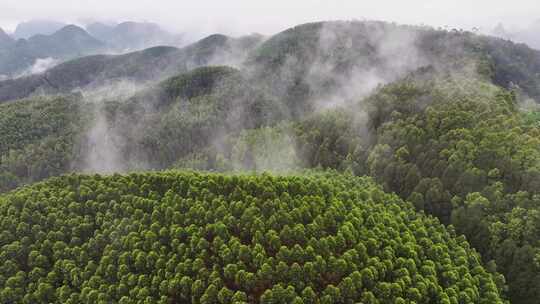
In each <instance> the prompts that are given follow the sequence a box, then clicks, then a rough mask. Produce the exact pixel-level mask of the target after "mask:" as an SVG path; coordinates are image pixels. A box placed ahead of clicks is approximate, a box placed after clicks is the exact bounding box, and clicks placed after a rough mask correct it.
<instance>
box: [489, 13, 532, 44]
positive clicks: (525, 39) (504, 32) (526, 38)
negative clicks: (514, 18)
mask: <svg viewBox="0 0 540 304" xmlns="http://www.w3.org/2000/svg"><path fill="white" fill-rule="evenodd" d="M539 33H540V20H536V21H535V22H533V23H532V24H530V25H529V26H527V27H525V28H521V29H512V28H507V27H506V26H505V25H504V24H503V23H499V24H498V25H497V26H496V27H495V28H494V29H493V31H492V34H493V35H495V36H498V37H502V38H505V39H510V40H512V41H516V42H521V43H526V44H527V45H529V46H531V47H533V48H535V49H540V34H539Z"/></svg>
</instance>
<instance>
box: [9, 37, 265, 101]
mask: <svg viewBox="0 0 540 304" xmlns="http://www.w3.org/2000/svg"><path fill="white" fill-rule="evenodd" d="M260 39H261V38H260V37H258V36H246V37H243V38H230V37H227V36H223V35H212V36H209V37H207V38H205V39H202V40H200V41H198V42H196V43H194V44H192V45H189V46H187V47H184V48H182V49H178V48H174V47H154V48H149V49H146V50H143V51H138V52H132V53H128V54H124V55H95V56H88V57H83V58H79V59H75V60H71V61H68V62H65V63H62V64H60V65H58V66H56V67H54V68H52V69H50V70H48V71H46V72H45V73H42V74H39V75H30V76H27V77H21V78H18V79H11V80H6V81H0V101H5V100H11V99H18V98H23V97H27V96H30V95H32V94H43V93H48V94H51V93H67V92H70V91H71V90H73V89H76V88H83V87H85V86H89V85H100V84H105V83H107V82H108V81H111V80H115V79H116V80H117V79H127V80H131V81H135V82H139V83H141V82H145V81H152V80H155V81H157V80H161V79H164V78H166V77H169V76H172V75H175V74H177V73H180V72H185V71H187V70H189V69H192V68H195V67H198V66H202V65H208V64H229V63H230V62H232V63H237V62H242V61H243V59H242V58H245V56H247V52H249V51H250V50H251V49H252V48H254V47H255V46H256V45H257V44H258V42H259V41H260Z"/></svg>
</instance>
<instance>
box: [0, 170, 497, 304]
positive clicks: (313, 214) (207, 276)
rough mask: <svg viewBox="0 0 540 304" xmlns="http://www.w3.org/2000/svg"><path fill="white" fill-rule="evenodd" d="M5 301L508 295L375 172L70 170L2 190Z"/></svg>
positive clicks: (481, 299)
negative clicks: (98, 172)
mask: <svg viewBox="0 0 540 304" xmlns="http://www.w3.org/2000/svg"><path fill="white" fill-rule="evenodd" d="M0 217H1V221H0V223H1V225H2V233H1V234H0V258H1V259H2V266H1V267H0V279H1V280H0V286H1V288H0V289H1V290H2V292H1V293H0V299H1V301H2V302H3V303H14V302H15V303H81V302H82V303H101V302H103V303H110V302H119V303H218V302H219V303H244V302H247V303H357V302H359V301H363V302H365V303H368V302H369V303H373V302H377V303H398V302H403V301H415V302H418V303H436V302H440V301H443V300H445V299H446V300H448V301H451V302H452V303H458V302H473V303H502V301H501V299H500V297H499V292H500V291H499V290H498V288H497V286H496V284H495V282H494V280H493V277H492V275H491V274H490V273H488V272H487V271H486V270H485V269H484V268H483V267H482V266H481V263H480V257H479V256H478V255H477V254H476V253H475V252H474V251H473V250H471V249H470V248H469V246H468V244H467V243H466V241H465V240H464V238H461V237H460V238H458V237H456V236H455V235H454V234H453V233H449V232H447V230H446V229H445V227H444V226H443V225H441V224H440V223H439V222H438V220H436V219H434V218H431V217H428V216H424V215H420V214H417V213H415V211H414V209H413V208H412V206H410V205H409V204H407V203H405V202H403V201H402V200H400V199H399V198H398V197H397V196H396V195H393V194H392V195H391V194H386V193H384V192H383V191H382V190H381V189H380V188H379V187H378V186H376V185H375V184H374V183H373V182H372V181H371V180H370V179H368V178H357V177H353V176H348V175H336V174H315V175H306V176H302V177H299V176H289V177H279V176H270V175H256V176H249V175H214V174H199V173H180V172H165V173H147V174H131V175H127V176H121V175H113V176H109V177H104V176H99V175H94V176H80V175H69V176H64V177H60V178H53V179H50V180H49V181H47V182H44V183H39V184H35V185H33V186H31V187H25V188H21V189H19V190H18V191H15V192H11V193H8V194H5V195H3V196H0Z"/></svg>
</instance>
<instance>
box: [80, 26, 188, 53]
mask: <svg viewBox="0 0 540 304" xmlns="http://www.w3.org/2000/svg"><path fill="white" fill-rule="evenodd" d="M86 30H87V31H88V33H89V34H90V35H92V36H94V37H96V38H97V39H99V40H101V41H104V42H105V43H107V45H109V46H110V47H111V48H113V49H116V50H132V51H133V50H138V49H142V48H147V47H149V46H157V45H168V46H178V45H181V44H182V43H183V38H182V36H181V35H175V34H171V33H169V32H166V31H164V30H163V29H161V27H160V26H159V25H157V24H155V23H150V22H122V23H119V24H117V25H107V24H103V23H92V24H89V25H87V26H86Z"/></svg>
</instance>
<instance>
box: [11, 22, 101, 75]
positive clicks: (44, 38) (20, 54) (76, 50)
mask: <svg viewBox="0 0 540 304" xmlns="http://www.w3.org/2000/svg"><path fill="white" fill-rule="evenodd" d="M104 47H105V44H104V43H103V42H101V41H99V40H97V39H96V38H94V37H92V36H90V35H89V34H88V33H87V32H86V31H85V30H83V29H82V28H80V27H77V26H75V25H68V26H65V27H63V28H61V29H59V30H58V31H56V32H54V33H53V34H50V35H41V34H40V35H35V36H32V37H30V38H28V39H19V40H17V41H16V43H14V44H11V45H8V46H6V47H4V48H3V50H2V52H1V55H0V73H1V74H6V75H12V76H13V75H16V74H18V73H21V72H22V71H24V70H25V69H28V68H29V67H31V66H32V65H33V64H34V63H35V61H36V60H37V59H40V58H41V59H43V58H54V59H62V60H67V59H72V58H75V57H81V56H85V55H89V54H95V53H97V52H98V51H103V49H104Z"/></svg>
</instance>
